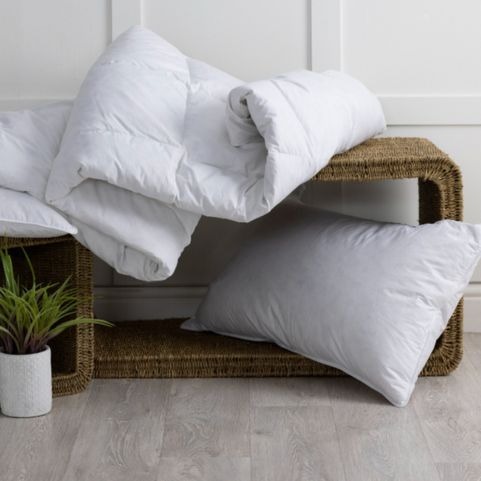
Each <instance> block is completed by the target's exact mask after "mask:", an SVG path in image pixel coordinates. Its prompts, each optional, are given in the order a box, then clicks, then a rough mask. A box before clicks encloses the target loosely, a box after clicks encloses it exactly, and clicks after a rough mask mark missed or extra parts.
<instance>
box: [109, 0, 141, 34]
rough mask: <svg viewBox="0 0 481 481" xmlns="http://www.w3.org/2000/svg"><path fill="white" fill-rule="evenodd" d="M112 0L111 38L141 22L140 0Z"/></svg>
mask: <svg viewBox="0 0 481 481" xmlns="http://www.w3.org/2000/svg"><path fill="white" fill-rule="evenodd" d="M111 1H112V7H111V9H112V40H115V39H116V38H117V37H118V36H119V35H120V34H121V33H122V32H124V31H125V30H127V29H128V28H129V27H132V26H133V25H142V24H143V1H142V0H111Z"/></svg>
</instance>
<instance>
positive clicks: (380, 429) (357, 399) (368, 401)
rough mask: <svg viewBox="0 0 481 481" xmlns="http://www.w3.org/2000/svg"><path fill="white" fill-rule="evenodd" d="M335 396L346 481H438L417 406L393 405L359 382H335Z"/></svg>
mask: <svg viewBox="0 0 481 481" xmlns="http://www.w3.org/2000/svg"><path fill="white" fill-rule="evenodd" d="M330 396H331V402H332V409H333V412H334V421H335V423H336V428H337V432H338V436H339V444H340V448H341V456H342V460H343V463H344V470H345V472H346V478H347V479H349V480H351V479H356V480H366V481H367V480H369V481H384V480H386V481H387V480H389V481H395V480H396V481H426V480H429V481H437V480H439V476H438V472H437V470H436V466H435V464H434V461H433V458H432V457H431V453H430V451H429V448H428V446H427V443H426V440H425V438H424V435H423V432H422V430H421V426H420V424H419V422H418V419H417V417H416V413H415V412H414V409H413V407H412V406H410V405H408V406H407V407H405V408H396V407H394V406H391V405H390V404H388V403H387V402H386V401H385V400H383V399H382V398H381V397H380V396H378V395H377V394H376V393H374V392H373V391H372V390H370V389H369V388H367V387H365V386H363V385H361V384H360V383H359V382H357V381H355V380H354V379H339V380H337V381H336V382H334V383H332V384H331V385H330Z"/></svg>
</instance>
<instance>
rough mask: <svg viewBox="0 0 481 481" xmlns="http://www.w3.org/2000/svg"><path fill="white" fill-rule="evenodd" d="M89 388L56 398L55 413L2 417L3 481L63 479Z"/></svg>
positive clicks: (0, 475)
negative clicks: (19, 417) (29, 417)
mask: <svg viewBox="0 0 481 481" xmlns="http://www.w3.org/2000/svg"><path fill="white" fill-rule="evenodd" d="M88 396H89V390H87V391H85V392H83V393H81V394H78V395H76V396H68V397H62V398H58V399H54V402H53V409H52V412H51V413H50V414H48V415H46V416H42V417H38V418H31V419H16V418H7V417H4V416H1V417H0V480H1V481H14V480H15V481H19V480H22V481H39V480H48V481H57V480H58V481H63V480H64V479H66V478H65V470H66V467H67V464H68V461H69V458H70V455H71V451H72V448H73V445H74V443H75V440H76V438H77V433H78V430H79V428H80V425H81V423H82V420H83V412H84V409H85V405H86V401H87V399H88Z"/></svg>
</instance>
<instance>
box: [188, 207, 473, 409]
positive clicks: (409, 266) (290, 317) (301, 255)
mask: <svg viewBox="0 0 481 481" xmlns="http://www.w3.org/2000/svg"><path fill="white" fill-rule="evenodd" d="M480 255H481V225H469V224H464V223H461V222H455V221H450V220H445V221H440V222H437V223H435V224H426V225H422V226H419V227H412V226H407V225H398V224H389V223H381V222H374V221H369V220H363V219H356V218H353V217H348V216H343V215H339V214H334V213H330V212H324V211H322V210H319V209H317V208H314V207H308V206H303V205H302V204H299V203H289V204H285V205H282V206H280V207H278V208H277V209H276V210H274V212H273V213H272V214H271V215H270V216H268V217H267V218H265V221H263V223H262V225H261V227H260V229H259V231H258V232H257V234H256V236H255V237H254V239H253V240H251V241H249V242H248V243H247V245H246V246H245V247H243V249H242V250H241V251H240V252H239V254H238V255H237V256H236V257H235V259H234V260H233V261H232V262H231V263H230V264H229V265H228V267H227V268H226V269H225V271H224V273H223V274H221V275H220V277H219V278H218V279H217V280H216V281H215V282H214V283H213V284H212V285H211V286H210V288H209V292H208V294H207V296H206V298H205V300H204V301H203V302H202V304H201V306H200V307H199V309H198V311H197V313H196V315H195V318H193V319H191V320H189V321H186V322H185V323H184V324H183V327H184V328H185V329H191V330H200V331H202V330H208V331H213V332H217V333H219V334H225V335H229V336H235V337H238V338H241V339H248V340H254V341H271V342H275V343H276V344H278V345H280V346H282V347H284V348H286V349H289V350H291V351H294V352H297V353H299V354H301V355H303V356H306V357H308V358H311V359H314V360H316V361H319V362H322V363H324V364H327V365H330V366H334V367H336V368H339V369H341V370H343V371H344V372H346V373H348V374H350V375H351V376H353V377H355V378H357V379H359V380H360V381H362V382H364V383H365V384H367V385H368V386H370V387H371V388H373V389H375V390H377V391H379V392H380V393H381V394H383V395H384V396H385V397H386V398H387V399H388V400H389V401H391V403H393V404H394V405H396V406H405V405H406V404H407V402H408V401H409V398H410V396H411V394H412V391H413V389H414V385H415V382H416V379H417V377H418V376H419V373H420V372H421V370H422V368H423V366H424V364H425V363H426V361H427V359H428V358H429V355H430V353H431V352H432V350H433V348H434V345H435V342H436V339H437V338H438V337H439V336H440V334H441V333H442V331H443V330H444V329H445V327H446V325H447V322H448V320H449V318H450V316H451V314H452V313H453V311H454V309H455V307H456V305H457V303H458V301H459V300H460V298H461V296H462V293H463V290H464V289H465V287H466V285H467V284H468V282H469V280H470V278H471V275H472V273H473V270H474V268H475V266H476V263H477V261H478V260H479V257H480Z"/></svg>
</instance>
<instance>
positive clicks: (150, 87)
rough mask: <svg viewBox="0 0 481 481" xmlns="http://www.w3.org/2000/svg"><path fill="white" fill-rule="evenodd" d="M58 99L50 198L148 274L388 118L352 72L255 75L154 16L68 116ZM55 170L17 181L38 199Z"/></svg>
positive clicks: (258, 211) (97, 246)
mask: <svg viewBox="0 0 481 481" xmlns="http://www.w3.org/2000/svg"><path fill="white" fill-rule="evenodd" d="M49 109H50V110H48V109H47V111H46V112H44V113H45V117H44V118H45V119H46V122H47V123H49V120H48V119H49V118H51V117H52V116H53V117H54V118H55V119H57V120H56V122H55V123H51V125H52V126H53V125H54V127H53V130H54V133H55V135H53V134H52V135H50V137H51V139H50V140H51V142H47V147H46V150H44V153H43V156H44V157H45V155H47V156H48V155H52V153H51V151H52V149H55V148H56V149H57V150H58V139H59V138H61V144H60V148H59V151H58V155H56V157H55V160H54V161H53V165H52V166H49V169H50V167H51V171H50V176H49V179H48V183H47V186H46V191H45V199H46V201H47V202H48V203H50V204H52V205H53V206H54V207H56V208H57V209H58V210H60V211H61V212H63V213H65V215H66V216H67V217H68V219H69V220H70V222H71V223H72V224H74V225H75V226H76V227H77V228H78V231H79V232H78V234H77V238H78V239H79V241H80V242H82V243H84V244H85V245H87V246H88V247H89V248H90V249H91V250H92V251H93V252H95V253H96V254H97V255H98V256H100V257H101V258H103V259H104V260H105V261H107V262H108V263H109V264H111V265H112V266H114V267H115V269H116V270H117V271H119V272H121V273H125V274H128V275H131V276H133V277H136V278H139V279H143V280H161V279H165V278H166V277H168V276H170V275H171V274H172V272H173V271H174V269H175V267H176V264H177V260H178V258H179V256H180V254H181V252H182V250H183V249H184V248H185V246H186V245H188V243H189V242H190V237H191V234H192V232H193V230H194V229H195V226H196V224H197V222H198V220H199V217H200V215H208V216H216V217H223V218H227V219H233V220H237V221H250V220H252V219H255V218H257V217H259V216H261V215H263V214H265V213H267V212H268V211H269V210H271V209H272V208H273V207H274V206H275V205H276V204H278V203H279V202H280V201H281V200H282V199H284V198H285V197H286V196H287V195H288V194H289V193H290V192H291V191H292V190H293V189H295V188H296V187H297V186H298V185H300V184H301V183H303V182H305V181H306V180H308V179H309V178H310V177H312V175H313V174H315V173H316V172H317V171H319V170H320V169H321V168H322V167H324V166H325V165H326V164H327V163H328V161H329V159H330V158H331V157H332V156H333V155H335V154H336V153H339V152H343V151H345V150H347V149H349V148H351V147H353V146H355V145H356V144H359V143H361V142H363V141H364V140H366V139H368V138H370V137H372V136H374V135H376V134H378V133H380V132H381V131H382V130H383V129H384V127H385V121H384V116H383V113H382V109H381V106H380V104H379V101H378V100H377V98H376V97H375V96H374V95H373V94H371V93H370V92H369V91H368V90H367V89H366V88H365V87H364V86H363V85H362V84H361V83H360V82H358V81H357V80H355V79H353V78H351V77H349V76H348V75H345V74H342V73H339V72H325V73H323V74H316V73H313V72H308V71H299V72H293V73H289V74H286V75H282V76H279V77H276V78H273V79H270V80H264V81H259V82H254V83H250V84H244V85H243V84H242V83H241V82H240V81H239V80H237V79H235V78H233V77H231V76H229V75H228V74H226V73H223V72H221V71H219V70H217V69H215V68H213V67H211V66H209V65H206V64H205V63H202V62H200V61H197V60H194V59H191V58H189V57H187V56H185V55H183V54H182V53H181V52H180V51H179V50H177V49H176V48H175V47H173V46H172V45H170V44H169V43H167V42H166V41H164V40H163V39H161V38H160V37H158V36H157V35H155V34H154V33H152V32H150V31H148V30H146V29H143V28H140V27H134V28H132V29H130V30H129V31H127V32H126V33H124V34H123V35H122V36H120V37H119V38H118V39H117V40H116V41H115V42H114V43H113V44H112V45H111V46H110V47H109V48H108V49H107V51H106V52H105V53H104V54H103V55H102V56H101V57H100V58H99V60H98V61H97V62H96V63H95V64H94V65H93V67H92V68H91V70H90V71H89V73H88V75H87V77H86V79H85V81H84V82H83V85H82V87H81V89H80V92H79V94H78V96H77V98H76V99H75V101H74V103H73V106H72V108H71V112H70V116H69V118H68V120H67V121H66V126H65V123H62V122H61V119H66V118H67V116H66V115H65V109H66V107H65V104H58V105H57V106H51V107H49ZM52 110H53V111H54V113H53V114H52ZM55 112H56V113H55ZM36 115H41V114H38V112H37V114H36ZM59 119H60V121H59ZM40 124H42V122H40ZM64 129H65V131H64ZM44 137H45V136H44ZM16 147H18V148H19V149H20V150H22V147H21V145H20V147H19V145H17V146H16ZM2 148H3V146H2ZM39 148H40V147H39ZM47 151H48V152H47ZM45 152H47V153H45ZM0 157H3V153H2V152H1V151H0ZM27 157H29V159H30V160H31V162H32V163H35V162H36V161H37V159H35V156H27ZM27 163H28V162H27ZM42 179H43V178H42ZM17 180H18V179H17ZM30 180H31V179H30ZM42 182H43V183H42V184H41V183H40V180H39V184H38V185H35V186H33V187H32V186H29V185H27V183H25V186H24V187H22V182H21V181H19V182H17V183H16V184H15V186H14V187H12V185H7V186H5V187H8V188H15V189H16V190H24V191H28V192H32V194H33V195H36V196H37V197H38V196H39V195H40V194H39V192H40V193H41V192H42V191H43V190H45V185H44V184H45V182H44V180H42ZM30 183H31V182H30ZM0 186H3V185H2V179H1V178H0Z"/></svg>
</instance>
